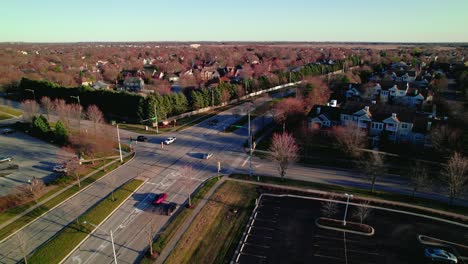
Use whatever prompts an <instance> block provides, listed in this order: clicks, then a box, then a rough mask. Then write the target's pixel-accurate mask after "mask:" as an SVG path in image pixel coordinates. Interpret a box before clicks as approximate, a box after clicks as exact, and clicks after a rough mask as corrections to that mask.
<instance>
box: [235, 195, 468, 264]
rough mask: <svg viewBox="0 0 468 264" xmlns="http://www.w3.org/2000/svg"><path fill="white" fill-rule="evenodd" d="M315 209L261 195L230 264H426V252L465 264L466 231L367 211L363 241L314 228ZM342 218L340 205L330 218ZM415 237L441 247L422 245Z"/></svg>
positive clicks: (306, 202) (311, 203)
mask: <svg viewBox="0 0 468 264" xmlns="http://www.w3.org/2000/svg"><path fill="white" fill-rule="evenodd" d="M320 208H321V201H318V200H312V199H303V198H296V197H286V196H284V197H279V196H269V195H263V196H262V198H261V199H260V202H259V206H258V207H257V209H256V211H255V212H254V214H253V216H254V218H253V221H250V222H249V225H248V226H247V229H246V233H247V234H246V235H245V236H244V237H243V238H242V241H241V244H240V247H239V251H240V252H239V253H238V254H237V255H236V256H235V260H236V263H242V264H250V263H319V264H320V263H327V264H335V263H336V264H339V263H360V264H366V263H381V264H383V263H431V261H430V260H428V259H427V258H425V257H424V249H425V248H428V247H436V248H442V249H445V250H447V251H450V252H452V253H454V254H455V255H458V257H459V260H458V263H467V262H466V260H467V259H466V257H468V243H467V241H468V229H467V227H466V226H459V225H454V224H449V223H446V222H441V221H437V220H434V219H429V218H424V217H420V216H415V215H409V214H405V213H399V212H391V211H386V210H381V209H373V210H372V212H371V215H370V216H369V218H368V219H367V220H366V221H364V223H366V224H368V225H370V226H372V227H374V229H375V234H374V235H373V236H364V235H358V234H352V233H349V232H346V233H345V232H342V231H335V230H329V229H323V228H319V227H317V226H316V225H315V220H316V219H317V218H318V217H321V216H322V215H321V211H320ZM355 208H356V207H355V206H353V205H350V207H349V211H348V212H349V214H348V221H352V220H353V219H352V218H351V215H352V212H353V210H355ZM343 213H344V205H343V204H339V213H338V214H337V215H336V217H335V218H336V219H342V216H343ZM353 221H355V220H353ZM420 235H424V236H429V237H432V238H437V239H440V240H443V241H445V243H443V244H432V245H431V244H422V243H421V242H420V240H419V239H418V237H419V236H420ZM452 243H453V244H452ZM434 263H435V262H434Z"/></svg>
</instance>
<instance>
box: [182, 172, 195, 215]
mask: <svg viewBox="0 0 468 264" xmlns="http://www.w3.org/2000/svg"><path fill="white" fill-rule="evenodd" d="M193 174H194V171H193V168H192V166H189V165H185V166H183V167H182V169H181V170H180V177H181V178H183V180H184V181H185V182H186V187H185V188H186V190H187V196H188V206H189V207H192V199H191V197H190V196H191V194H192V185H193V181H194V180H195V179H194V178H193Z"/></svg>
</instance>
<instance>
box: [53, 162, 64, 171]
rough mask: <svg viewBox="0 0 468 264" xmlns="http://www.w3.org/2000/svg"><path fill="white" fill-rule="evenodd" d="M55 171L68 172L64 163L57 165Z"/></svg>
mask: <svg viewBox="0 0 468 264" xmlns="http://www.w3.org/2000/svg"><path fill="white" fill-rule="evenodd" d="M53 171H54V172H58V173H67V167H66V166H65V165H63V164H60V165H56V166H55V167H54V169H53Z"/></svg>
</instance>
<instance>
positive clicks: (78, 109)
mask: <svg viewBox="0 0 468 264" xmlns="http://www.w3.org/2000/svg"><path fill="white" fill-rule="evenodd" d="M21 105H22V108H23V112H24V113H23V120H24V121H25V122H31V121H32V118H33V117H34V116H35V115H37V114H38V113H40V111H41V108H42V111H43V112H44V114H45V115H46V116H47V119H48V120H51V119H50V118H51V116H56V117H57V119H59V120H62V121H63V122H64V123H65V125H66V126H67V127H69V128H70V127H73V128H77V129H80V126H81V120H82V119H83V117H87V118H88V120H90V121H92V122H93V127H94V132H95V134H96V130H97V128H98V127H97V126H98V125H100V124H102V123H103V122H104V115H103V113H102V111H101V110H100V109H99V107H97V106H96V105H90V106H88V108H87V109H86V112H83V107H82V106H81V105H80V104H67V103H66V102H65V100H63V99H56V100H52V99H50V98H49V97H46V96H44V97H42V98H41V100H40V105H39V104H38V103H37V102H36V101H34V100H25V101H23V102H22V104H21Z"/></svg>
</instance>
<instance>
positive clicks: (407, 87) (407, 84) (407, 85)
mask: <svg viewBox="0 0 468 264" xmlns="http://www.w3.org/2000/svg"><path fill="white" fill-rule="evenodd" d="M408 89H409V83H408V82H407V83H406V90H408Z"/></svg>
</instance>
